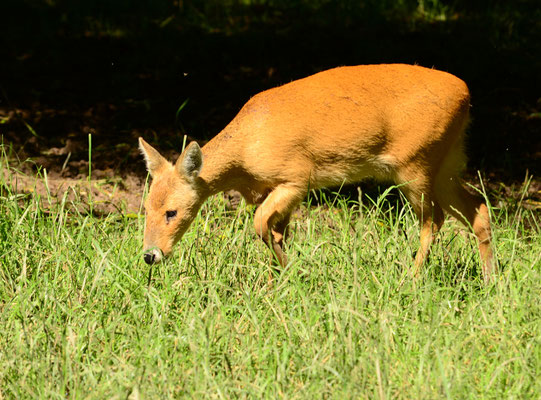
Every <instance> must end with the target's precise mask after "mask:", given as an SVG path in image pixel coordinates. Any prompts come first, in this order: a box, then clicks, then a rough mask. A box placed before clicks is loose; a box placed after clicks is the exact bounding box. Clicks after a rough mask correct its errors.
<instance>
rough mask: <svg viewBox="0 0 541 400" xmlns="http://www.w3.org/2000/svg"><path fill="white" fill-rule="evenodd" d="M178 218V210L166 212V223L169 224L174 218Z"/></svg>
mask: <svg viewBox="0 0 541 400" xmlns="http://www.w3.org/2000/svg"><path fill="white" fill-rule="evenodd" d="M176 216H177V210H171V211H166V212H165V221H166V222H167V223H169V222H170V221H171V220H172V219H173V218H175V217H176Z"/></svg>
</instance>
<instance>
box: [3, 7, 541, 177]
mask: <svg viewBox="0 0 541 400" xmlns="http://www.w3.org/2000/svg"><path fill="white" fill-rule="evenodd" d="M0 7H1V12H0V15H1V17H0V19H1V21H0V54H1V55H0V57H1V62H0V90H1V92H0V134H1V135H2V136H3V141H4V143H8V144H12V145H13V149H14V153H13V154H14V155H17V156H18V157H19V158H22V159H24V158H26V157H33V158H34V159H35V160H36V162H37V164H36V165H44V166H46V167H47V168H48V169H51V170H54V169H57V170H60V168H61V167H64V168H63V169H62V174H63V175H64V176H70V175H72V176H76V175H77V173H80V172H81V168H82V169H85V168H87V167H86V166H85V165H83V164H81V163H79V164H78V162H79V161H80V160H85V159H88V149H87V147H88V134H89V133H91V134H92V147H93V150H92V162H93V165H95V168H97V169H100V168H101V169H104V170H107V171H109V172H110V173H114V174H120V175H125V174H129V173H137V174H143V168H144V166H143V163H142V162H141V159H140V156H139V154H138V152H137V147H136V145H137V142H136V138H137V137H138V136H140V135H144V137H145V138H147V139H148V140H149V141H151V142H152V143H154V144H155V145H157V146H159V147H160V148H161V149H176V150H177V151H178V150H179V149H180V147H181V143H182V138H183V135H184V134H188V135H189V137H190V138H196V139H200V140H208V139H210V138H211V137H213V136H214V135H215V134H217V133H218V132H219V131H220V130H221V129H222V128H223V127H224V126H225V125H226V124H227V123H228V122H229V121H230V120H231V119H232V118H233V117H234V115H235V114H236V113H237V112H238V110H239V109H240V107H241V106H242V105H243V104H244V103H245V102H246V101H247V100H248V99H249V98H250V97H251V96H252V95H254V94H255V93H257V92H259V91H262V90H264V89H267V88H270V87H273V86H277V85H280V84H283V83H286V82H289V81H291V80H293V79H296V78H300V77H304V76H307V75H310V74H312V73H315V72H318V71H320V70H324V69H327V68H331V67H335V66H339V65H354V64H368V63H386V62H403V63H417V64H420V65H423V66H427V67H435V68H437V69H441V70H445V71H449V72H451V73H453V74H455V75H457V76H459V77H461V78H462V79H464V80H465V81H466V82H467V83H468V85H469V87H470V89H471V92H472V103H473V107H472V117H473V122H472V125H471V128H470V135H469V142H468V153H469V156H470V164H469V166H470V168H469V170H470V171H474V170H476V169H481V170H482V171H483V172H484V173H485V174H486V176H488V177H489V179H492V180H497V181H498V182H512V181H522V180H523V179H524V176H525V173H526V171H529V173H530V174H533V175H534V177H536V176H537V174H538V173H539V160H540V156H541V145H540V142H541V141H540V138H541V90H540V88H541V6H540V5H539V2H538V1H537V0H515V1H509V0H508V1H488V0H478V1H468V0H456V1H443V0H424V1H422V0H397V1H389V0H381V1H377V0H364V1H349V0H343V1H325V0H313V1H309V0H224V1H218V0H175V1H173V0H132V1H128V0H114V1H113V0H86V1H83V0H34V1H30V0H3V2H2V5H1V6H0ZM186 100H187V103H186V104H185V106H184V108H182V109H181V110H180V111H179V108H180V106H181V105H182V104H183V103H184V102H185V101H186ZM67 154H69V155H70V158H69V159H67V157H66V155H67Z"/></svg>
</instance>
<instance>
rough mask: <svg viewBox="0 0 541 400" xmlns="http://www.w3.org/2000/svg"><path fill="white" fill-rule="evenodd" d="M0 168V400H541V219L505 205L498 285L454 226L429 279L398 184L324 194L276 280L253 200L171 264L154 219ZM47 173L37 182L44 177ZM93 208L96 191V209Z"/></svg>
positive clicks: (189, 237) (207, 216) (314, 199)
mask: <svg viewBox="0 0 541 400" xmlns="http://www.w3.org/2000/svg"><path fill="white" fill-rule="evenodd" d="M10 168H11V167H10V165H9V163H8V162H7V159H6V158H5V157H2V158H1V160H0V169H2V170H3V171H4V173H3V174H0V399H12V398H17V399H24V398H48V399H55V398H62V399H64V398H68V399H79V398H85V399H86V398H88V399H93V398H95V399H103V398H109V399H126V398H130V399H138V398H148V399H152V398H219V399H230V398H255V399H259V398H268V399H275V398H284V399H309V398H325V399H348V398H355V399H388V398H389V399H390V398H393V399H395V398H396V399H411V398H418V399H435V398H448V399H468V398H471V399H502V398H520V399H528V398H531V399H538V398H539V397H540V396H541V376H540V372H539V371H541V320H540V318H541V304H540V303H541V302H540V299H541V284H540V282H541V276H540V273H541V226H540V218H539V210H536V209H534V208H528V207H525V206H524V204H523V202H522V201H521V200H522V197H521V193H525V191H526V187H527V182H526V183H525V184H524V185H523V187H517V188H515V189H514V190H515V191H516V194H517V196H516V199H518V200H516V201H511V200H509V201H508V200H507V199H505V198H503V199H499V200H497V201H496V200H495V198H494V197H493V196H492V197H491V196H489V199H492V200H494V201H493V204H492V205H491V213H492V219H493V229H494V251H495V254H496V257H497V259H498V261H499V265H500V273H499V275H498V277H497V279H496V281H495V282H494V283H492V284H490V285H488V286H487V285H484V284H483V280H482V277H481V275H480V267H479V259H478V255H477V252H476V244H475V241H474V239H473V238H472V237H471V235H470V234H467V233H465V232H464V230H463V229H462V227H461V226H459V224H458V223H457V222H455V221H452V220H449V219H448V220H447V222H446V224H445V225H444V228H443V230H442V232H441V234H440V235H439V238H438V240H437V242H436V243H435V244H434V246H433V251H432V254H431V257H430V260H429V262H428V264H427V265H426V266H425V268H424V269H423V271H422V272H421V276H420V277H419V279H417V280H415V279H412V278H411V276H410V273H409V269H410V267H411V265H412V263H413V257H414V254H415V251H416V249H417V246H418V234H419V228H418V222H417V221H416V219H415V217H414V215H413V214H412V210H411V209H410V207H409V206H408V205H407V203H406V202H404V201H403V199H402V197H401V196H400V195H399V194H398V192H397V191H395V190H382V191H381V192H380V193H379V194H378V195H376V196H374V195H370V196H369V195H366V194H360V193H359V194H358V195H351V194H350V195H349V196H343V195H338V194H335V193H333V192H315V193H312V195H311V196H310V197H309V198H308V199H307V201H306V202H305V203H304V204H303V205H302V207H301V208H300V209H299V211H297V213H296V214H295V215H294V217H293V219H292V223H291V226H290V238H289V239H288V241H287V253H288V256H289V265H288V267H287V268H286V269H285V270H283V271H281V273H279V274H275V275H274V277H273V280H272V281H271V282H269V281H268V277H269V274H270V264H269V254H268V251H267V249H266V248H265V246H264V244H263V243H261V242H259V241H257V240H256V238H255V234H254V232H253V229H252V214H253V208H252V207H250V206H246V205H245V204H244V203H241V204H240V206H239V207H238V208H237V209H236V210H231V209H229V208H228V207H227V204H226V202H225V201H224V199H223V198H222V197H220V196H216V197H214V198H211V199H210V200H209V201H208V202H207V203H206V204H205V205H204V207H203V209H202V211H201V212H200V214H199V216H198V217H197V219H196V220H195V221H194V223H193V225H192V227H191V228H190V230H189V231H188V232H187V234H186V235H185V237H184V238H183V239H182V241H181V242H180V243H179V244H178V245H177V247H176V250H175V252H174V255H173V256H172V257H171V258H170V259H168V260H167V261H166V262H165V263H163V264H160V265H158V266H154V267H152V268H151V267H149V266H147V265H146V264H145V263H144V262H143V260H142V234H143V227H144V218H143V216H142V215H140V214H139V215H138V214H126V213H122V212H117V213H109V214H106V215H100V216H96V215H94V214H92V213H89V212H82V211H81V207H77V204H74V203H76V202H77V201H80V202H83V201H87V200H88V199H84V195H83V194H81V196H82V197H81V198H80V199H79V200H77V199H75V200H73V199H71V200H69V199H68V197H67V195H65V196H64V197H60V198H56V199H53V198H52V196H49V195H48V194H46V195H40V194H38V193H37V192H29V193H26V194H25V193H19V192H18V191H17V190H15V189H16V188H14V187H13V185H11V184H9V183H8V181H7V180H6V178H5V177H6V174H9V170H10ZM45 178H46V177H45V174H44V173H43V172H42V173H41V174H38V176H37V177H36V180H42V181H43V180H44V179H45ZM91 200H92V199H90V201H91Z"/></svg>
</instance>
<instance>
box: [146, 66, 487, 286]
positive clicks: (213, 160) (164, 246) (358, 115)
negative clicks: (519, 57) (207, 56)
mask: <svg viewBox="0 0 541 400" xmlns="http://www.w3.org/2000/svg"><path fill="white" fill-rule="evenodd" d="M469 107H470V95H469V91H468V88H467V86H466V84H465V83H464V82H463V81H462V80H460V79H458V78H457V77H455V76H453V75H450V74H448V73H445V72H441V71H437V70H434V69H427V68H423V67H419V66H411V65H403V64H392V65H366V66H356V67H341V68H335V69H331V70H328V71H324V72H321V73H318V74H315V75H312V76H309V77H307V78H304V79H300V80H297V81H294V82H291V83H289V84H286V85H283V86H280V87H277V88H274V89H270V90H267V91H265V92H262V93H259V94H258V95H256V96H254V97H253V98H252V99H250V101H248V103H246V105H245V106H244V107H243V108H242V110H241V111H240V112H239V114H238V115H237V116H236V117H235V118H234V119H233V121H232V122H231V123H230V124H229V125H228V126H227V127H226V128H225V129H224V130H223V131H222V132H221V133H220V134H218V135H217V136H216V137H215V138H214V139H212V140H211V141H210V142H209V143H208V144H207V145H205V146H204V147H203V148H202V149H199V146H197V144H196V143H191V144H190V145H189V146H188V147H187V148H186V150H185V151H184V152H183V154H182V155H181V156H180V157H179V160H178V161H177V162H176V164H175V165H173V164H171V163H169V162H168V161H166V160H165V159H163V157H161V156H160V155H159V153H158V152H157V151H156V150H154V149H153V148H152V147H151V146H149V145H148V144H147V143H146V142H144V141H143V140H142V139H140V147H141V150H142V152H143V154H144V155H145V158H146V160H147V165H148V169H149V171H150V173H151V175H152V177H153V182H152V185H151V187H150V192H149V196H148V200H147V202H146V212H147V221H146V228H145V243H144V247H145V250H147V249H151V248H158V249H160V250H161V251H156V250H154V253H153V254H154V255H155V257H154V256H153V257H151V258H149V259H147V256H145V260H146V261H147V262H154V261H159V259H160V258H161V254H162V253H163V254H165V255H167V254H168V253H169V252H170V251H171V247H172V246H173V245H174V243H175V242H176V241H178V240H179V239H180V237H181V236H182V234H183V233H184V232H185V231H186V229H187V228H188V226H189V224H190V223H191V221H192V220H193V218H194V217H195V215H196V214H197V211H198V210H199V208H200V207H201V205H202V204H203V202H204V201H205V200H206V199H207V198H208V197H209V196H211V195H213V194H215V193H218V192H220V191H223V190H229V189H234V190H237V191H239V192H240V193H241V194H242V195H243V196H244V197H245V199H246V200H247V201H248V202H249V203H255V204H259V207H258V208H257V210H256V213H255V216H254V225H255V229H256V232H257V234H258V235H259V236H260V237H261V238H262V239H263V240H264V241H265V243H267V244H268V245H269V246H270V247H271V248H272V249H273V250H274V252H275V253H276V256H277V258H278V261H279V262H280V263H281V264H282V265H285V264H286V263H287V260H286V257H285V255H284V253H283V251H282V241H283V235H284V230H285V228H286V226H287V223H288V221H289V217H290V215H291V212H292V211H293V210H294V208H295V207H296V206H297V205H298V204H299V202H300V201H301V200H302V199H303V198H304V197H305V195H306V193H307V191H308V190H309V189H314V188H322V187H328V186H339V185H342V184H343V183H354V182H359V181H361V180H362V179H363V178H366V177H374V178H376V179H382V180H390V181H393V182H396V183H398V184H401V185H402V186H401V190H402V191H403V192H404V194H405V195H406V197H407V198H408V199H409V201H410V202H411V204H412V206H413V208H414V210H415V212H416V213H417V215H418V217H419V219H420V221H421V246H420V249H419V251H418V252H417V256H416V258H415V266H416V270H418V267H420V265H421V264H422V263H423V262H424V260H425V259H426V257H427V255H428V252H429V247H430V244H431V243H432V241H433V236H434V233H436V232H437V231H438V230H439V228H440V227H441V225H442V223H443V220H444V214H443V210H445V211H446V212H448V213H449V214H451V215H453V216H454V217H456V218H457V219H459V220H460V221H462V222H464V223H465V224H466V225H467V226H469V227H471V228H472V229H473V232H474V233H475V235H476V236H477V239H478V242H479V250H480V253H481V259H482V263H483V274H484V277H485V279H486V280H489V279H490V278H491V276H492V275H493V270H494V266H493V259H492V251H491V247H490V238H491V232H490V223H489V214H488V209H487V206H486V205H485V203H484V202H483V201H482V200H481V199H480V198H477V197H475V196H472V195H470V194H469V193H468V192H467V191H466V190H465V189H464V188H463V186H462V185H461V183H460V181H459V172H460V169H461V167H462V166H463V164H464V163H465V157H464V151H463V142H464V130H465V127H466V125H467V123H468V112H469ZM173 210H175V211H176V212H177V215H176V216H175V217H173V218H169V219H168V218H166V216H165V213H166V211H173ZM147 255H148V253H147ZM149 257H150V256H149Z"/></svg>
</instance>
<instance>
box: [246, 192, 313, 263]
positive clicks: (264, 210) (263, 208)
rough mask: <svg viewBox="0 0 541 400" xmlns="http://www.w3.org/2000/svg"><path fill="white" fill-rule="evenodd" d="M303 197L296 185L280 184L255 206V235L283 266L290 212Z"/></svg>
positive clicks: (285, 258)
mask: <svg viewBox="0 0 541 400" xmlns="http://www.w3.org/2000/svg"><path fill="white" fill-rule="evenodd" d="M303 197H304V191H302V190H300V189H299V188H297V187H293V186H287V185H280V186H278V187H277V188H275V189H274V190H273V191H272V192H271V193H270V194H269V195H268V196H267V198H266V199H265V201H264V202H263V203H262V204H261V205H260V206H259V207H258V208H257V210H256V212H255V215H254V227H255V231H256V233H257V235H258V236H259V237H260V238H261V239H262V240H263V241H264V242H265V244H266V245H267V246H269V248H270V249H271V251H273V253H274V254H273V257H272V258H271V262H272V260H274V255H275V256H276V259H277V261H278V263H279V264H280V265H281V266H282V268H283V267H285V266H286V264H287V257H286V255H285V254H284V251H283V249H282V246H283V239H284V235H285V231H286V228H287V224H288V222H289V218H290V216H291V212H292V211H293V209H294V208H295V206H296V205H297V204H298V203H299V202H300V201H301V200H302V198H303Z"/></svg>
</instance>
